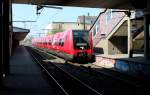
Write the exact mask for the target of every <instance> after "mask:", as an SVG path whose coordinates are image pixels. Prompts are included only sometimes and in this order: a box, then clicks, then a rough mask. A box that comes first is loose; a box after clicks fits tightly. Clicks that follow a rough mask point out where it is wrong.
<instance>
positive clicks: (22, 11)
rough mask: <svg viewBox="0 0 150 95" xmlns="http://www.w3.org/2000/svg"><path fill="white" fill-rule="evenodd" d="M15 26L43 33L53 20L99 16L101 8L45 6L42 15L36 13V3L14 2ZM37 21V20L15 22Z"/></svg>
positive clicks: (33, 33)
mask: <svg viewBox="0 0 150 95" xmlns="http://www.w3.org/2000/svg"><path fill="white" fill-rule="evenodd" d="M12 9H13V21H14V22H13V26H17V27H21V28H26V29H30V33H29V35H36V34H37V33H42V32H43V31H44V30H43V29H44V28H45V27H46V26H47V25H48V24H50V23H51V22H53V21H55V22H76V21H77V17H78V16H81V15H87V14H88V13H89V14H90V15H91V16H98V15H99V13H100V8H83V7H63V9H62V10H59V9H54V8H43V9H42V10H40V11H41V14H40V15H37V14H36V6H35V5H24V4H13V6H12ZM15 21H35V22H32V23H31V22H28V23H23V22H15Z"/></svg>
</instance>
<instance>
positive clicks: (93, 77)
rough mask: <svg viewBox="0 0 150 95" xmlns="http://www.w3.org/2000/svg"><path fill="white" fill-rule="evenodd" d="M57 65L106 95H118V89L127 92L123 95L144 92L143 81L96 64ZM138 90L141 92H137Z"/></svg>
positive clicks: (136, 94)
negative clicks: (142, 88)
mask: <svg viewBox="0 0 150 95" xmlns="http://www.w3.org/2000/svg"><path fill="white" fill-rule="evenodd" d="M40 52H45V51H40ZM45 53H46V52H45ZM48 55H49V54H48ZM50 55H51V54H50ZM43 56H47V54H44V55H43ZM51 56H53V57H55V58H59V57H56V56H54V55H51ZM47 57H48V56H47ZM60 60H62V63H64V62H65V60H63V59H62V58H60ZM48 62H49V61H48ZM46 63H47V62H46ZM56 63H59V62H56ZM55 65H57V67H59V68H60V69H62V70H63V71H65V72H69V73H70V74H71V75H74V76H75V77H77V78H78V79H80V80H81V81H83V82H84V84H88V85H90V87H92V88H94V89H96V91H97V92H101V93H102V94H104V95H108V94H110V93H111V95H116V94H118V92H117V90H116V88H118V91H122V92H123V91H124V90H125V91H126V92H125V93H122V92H119V94H122V95H128V94H132V95H140V93H141V92H143V91H141V90H140V88H141V87H143V86H141V84H142V83H141V81H139V80H137V79H135V78H132V77H130V76H127V75H124V74H122V73H118V72H116V71H112V70H109V69H105V68H101V69H100V67H97V66H95V65H94V64H82V65H81V64H72V63H70V64H67V65H66V66H64V64H55ZM74 65H75V66H74ZM50 68H53V67H50ZM69 73H68V74H69ZM77 73H78V74H77ZM82 73H83V74H82ZM85 73H86V74H87V75H86V74H85ZM80 76H82V77H80ZM101 81H102V82H101ZM103 81H104V82H103ZM114 81H115V82H114ZM96 82H97V83H96ZM111 82H112V83H111ZM116 83H117V84H116ZM113 85H114V88H113ZM122 85H123V86H122ZM111 86H112V87H111ZM115 86H116V87H115ZM119 87H120V88H119ZM107 88H108V89H107ZM110 88H112V89H110ZM130 88H131V89H130ZM137 88H138V90H139V91H137ZM139 92H140V93H139ZM113 93H115V94H113ZM92 95H93V94H92Z"/></svg>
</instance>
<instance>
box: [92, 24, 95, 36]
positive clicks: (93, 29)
mask: <svg viewBox="0 0 150 95" xmlns="http://www.w3.org/2000/svg"><path fill="white" fill-rule="evenodd" d="M92 34H93V37H94V36H95V35H96V26H94V28H93V33H92Z"/></svg>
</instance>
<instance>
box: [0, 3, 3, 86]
mask: <svg viewBox="0 0 150 95" xmlns="http://www.w3.org/2000/svg"><path fill="white" fill-rule="evenodd" d="M2 3H3V0H1V1H0V10H1V11H0V87H1V86H2V83H3V82H2V81H3V74H2V65H3V61H2V59H3V57H2Z"/></svg>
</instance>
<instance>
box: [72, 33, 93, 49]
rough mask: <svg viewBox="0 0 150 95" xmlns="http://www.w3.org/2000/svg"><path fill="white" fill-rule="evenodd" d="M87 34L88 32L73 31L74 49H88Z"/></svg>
mask: <svg viewBox="0 0 150 95" xmlns="http://www.w3.org/2000/svg"><path fill="white" fill-rule="evenodd" d="M89 41H90V39H89V32H88V31H74V48H75V49H81V47H83V48H84V49H88V48H89V47H90V44H89Z"/></svg>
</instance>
